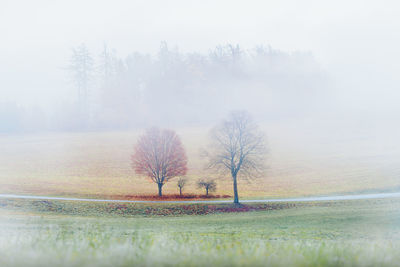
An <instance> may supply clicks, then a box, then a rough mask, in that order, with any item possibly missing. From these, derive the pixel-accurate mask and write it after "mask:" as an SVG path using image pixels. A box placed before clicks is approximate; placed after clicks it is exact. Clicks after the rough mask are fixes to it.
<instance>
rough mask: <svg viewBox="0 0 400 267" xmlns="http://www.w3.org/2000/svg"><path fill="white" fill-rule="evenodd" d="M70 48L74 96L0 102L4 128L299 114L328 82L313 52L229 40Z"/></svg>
mask: <svg viewBox="0 0 400 267" xmlns="http://www.w3.org/2000/svg"><path fill="white" fill-rule="evenodd" d="M70 53H71V54H70V60H69V62H66V63H65V66H66V67H65V68H64V70H65V72H66V76H67V77H68V80H69V82H70V83H69V87H70V95H71V97H70V98H69V99H72V100H68V101H67V100H61V101H62V104H61V105H60V106H58V107H56V108H55V109H54V110H46V112H45V111H43V109H40V108H39V107H36V108H34V109H32V108H27V107H23V106H20V105H18V104H15V103H2V102H1V101H0V118H3V120H2V121H3V123H2V125H1V126H0V131H2V132H4V131H5V132H7V131H9V132H14V131H30V130H52V131H85V130H103V129H104V130H107V129H128V128H129V129H132V128H137V129H140V128H143V127H146V126H147V125H160V126H171V125H173V126H176V127H179V126H182V125H190V124H193V123H196V124H204V125H207V124H209V123H210V122H211V123H214V122H215V118H221V117H222V115H223V114H226V113H227V112H228V111H229V110H236V109H245V110H249V111H251V112H252V113H253V114H254V115H259V114H271V113H273V114H274V115H275V116H276V117H278V116H280V114H281V115H285V114H287V112H288V111H289V110H292V111H293V112H296V115H298V113H299V112H305V111H306V110H307V109H308V108H309V107H310V105H309V103H307V104H304V102H302V101H300V100H301V99H300V98H301V97H303V98H306V99H311V97H310V96H311V95H314V94H315V91H316V90H319V88H320V87H321V86H322V84H323V80H324V73H323V72H322V71H321V68H320V67H319V65H318V64H317V63H316V61H315V60H314V58H313V56H312V55H311V54H310V53H305V52H292V53H287V52H282V51H279V50H276V49H273V48H271V47H270V46H263V45H260V46H256V47H254V48H251V49H244V48H243V47H241V46H239V45H233V44H226V45H219V46H216V47H214V48H211V49H209V51H208V52H201V53H200V52H182V51H180V50H179V49H178V48H177V47H173V48H171V47H170V46H169V45H168V44H167V43H165V42H162V43H161V45H160V48H159V50H158V52H157V53H155V54H146V53H142V52H138V51H134V52H132V53H131V54H129V55H128V56H124V57H121V56H118V53H117V52H116V50H115V49H110V48H109V47H108V46H107V45H104V46H103V47H102V49H101V52H100V53H99V52H93V51H91V50H90V49H89V48H88V47H87V46H86V45H85V44H82V45H79V46H77V47H74V48H72V49H71V52H70ZM54 90H57V87H55V89H54ZM71 101H72V102H71ZM301 105H302V106H301ZM296 107H297V108H296ZM29 122H30V123H29Z"/></svg>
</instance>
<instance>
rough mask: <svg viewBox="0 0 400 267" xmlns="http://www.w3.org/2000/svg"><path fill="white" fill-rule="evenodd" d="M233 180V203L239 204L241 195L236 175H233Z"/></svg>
mask: <svg viewBox="0 0 400 267" xmlns="http://www.w3.org/2000/svg"><path fill="white" fill-rule="evenodd" d="M232 178H233V203H234V204H239V195H238V190H237V179H236V175H233V176H232Z"/></svg>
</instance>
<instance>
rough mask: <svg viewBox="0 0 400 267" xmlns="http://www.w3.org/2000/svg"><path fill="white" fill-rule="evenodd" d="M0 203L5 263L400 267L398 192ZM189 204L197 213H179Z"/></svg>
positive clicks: (0, 251) (0, 253)
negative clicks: (242, 202) (301, 198)
mask: <svg viewBox="0 0 400 267" xmlns="http://www.w3.org/2000/svg"><path fill="white" fill-rule="evenodd" d="M0 204H1V209H0V265H1V266H82V265H84V266H110V265H112V266H132V265H135V266H154V265H159V266H170V265H177V266H211V265H213V266H216V265H217V266H261V265H262V266H265V265H272V266H289V265H291V266H398V263H399V260H400V254H399V253H398V251H399V249H400V200H399V199H385V200H362V201H361V200H358V201H338V202H330V201H327V202H316V203H294V204H293V205H287V204H285V203H275V204H269V205H266V206H265V207H267V208H266V209H258V210H253V211H250V210H246V211H243V212H238V211H237V210H236V211H235V212H232V210H229V207H233V206H230V205H221V206H218V207H219V208H221V209H220V210H217V209H214V211H213V212H211V213H204V212H203V211H205V210H206V209H207V206H204V205H174V206H172V205H167V204H159V205H154V204H153V205H144V204H126V205H121V207H123V206H124V207H125V208H123V209H122V210H121V209H118V206H117V205H115V204H104V203H76V202H74V203H71V202H68V201H54V202H43V201H28V200H1V202H0ZM121 207H120V208H121ZM184 207H186V208H184ZM189 207H190V208H189ZM247 207H248V208H255V207H257V205H254V206H253V205H247ZM259 207H260V206H259ZM149 209H151V210H153V211H154V212H153V213H146V210H149ZM190 209H191V210H192V211H193V210H196V211H197V212H198V213H197V214H198V215H195V214H193V213H185V212H183V213H178V212H177V211H178V210H181V211H185V210H186V211H187V210H190ZM171 210H174V212H171ZM167 211H169V212H167ZM185 214H186V215H185ZM201 214H203V215H201Z"/></svg>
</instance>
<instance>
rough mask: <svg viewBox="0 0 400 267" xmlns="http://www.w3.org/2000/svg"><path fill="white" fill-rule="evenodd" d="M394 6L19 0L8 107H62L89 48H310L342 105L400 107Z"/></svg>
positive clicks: (5, 61)
mask: <svg viewBox="0 0 400 267" xmlns="http://www.w3.org/2000/svg"><path fill="white" fill-rule="evenodd" d="M398 10H399V4H397V3H396V2H395V1H361V0H356V1H310V0H309V1H295V0H292V1H227V0H222V1H208V0H207V1H192V0H188V1H155V0H150V1H144V0H143V1H121V0H116V1H94V0H93V1H78V0H71V1H55V0H48V1H45V0H38V1H28V0H25V1H22V0H21V1H18V0H17V1H11V0H3V1H1V2H0V34H1V42H0V48H1V49H0V98H1V99H0V100H1V101H15V102H17V103H20V104H23V105H40V106H44V107H46V106H49V105H57V103H58V102H59V101H62V99H63V98H65V97H68V96H69V94H68V93H67V92H70V91H71V90H73V89H71V88H72V86H71V85H70V84H68V80H67V75H66V74H65V70H64V68H65V67H66V65H67V64H68V59H69V56H70V53H71V48H72V47H74V46H77V45H79V44H81V43H86V45H87V46H88V47H89V49H91V51H92V52H93V53H94V56H96V55H97V54H98V53H100V50H101V47H102V45H103V43H104V42H106V43H107V44H108V45H109V46H111V47H113V48H115V49H116V50H117V52H118V55H119V56H126V55H127V54H129V53H131V52H132V51H141V52H149V53H156V52H157V49H158V48H159V45H160V42H161V41H166V42H168V43H169V44H170V45H171V46H174V45H177V46H178V47H179V49H180V50H182V51H201V52H205V51H207V50H208V49H210V48H212V47H214V46H215V45H218V44H226V43H238V44H240V45H241V46H242V47H245V48H251V47H253V46H254V45H257V44H266V45H271V46H272V47H273V48H275V49H280V50H283V51H287V52H291V51H296V50H301V51H310V52H311V53H313V55H314V56H315V58H316V60H317V61H318V62H319V63H320V64H321V66H322V68H324V69H325V70H326V71H327V72H328V73H329V74H330V75H331V77H332V81H333V83H334V86H335V88H336V90H337V92H336V94H337V97H338V99H340V101H339V102H340V103H341V104H342V105H345V106H347V107H351V108H356V109H372V110H373V109H388V110H389V111H390V110H391V109H395V108H396V107H397V101H396V98H398V96H399V95H400V94H399V93H398V92H397V91H398V86H399V84H400V78H399V77H398V74H397V72H398V69H399V67H400V63H399V62H400V52H399V49H398V47H400V36H399V32H400V31H399V28H400V16H398V14H397V13H396V11H398Z"/></svg>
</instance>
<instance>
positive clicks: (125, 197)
mask: <svg viewBox="0 0 400 267" xmlns="http://www.w3.org/2000/svg"><path fill="white" fill-rule="evenodd" d="M96 197H97V198H100V196H96ZM104 197H105V198H109V199H121V200H161V201H162V200H166V201H168V200H169V201H171V200H202V199H221V198H231V196H230V195H208V196H206V195H194V194H184V195H182V196H181V195H179V194H175V195H164V196H162V197H160V196H157V195H113V196H104Z"/></svg>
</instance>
